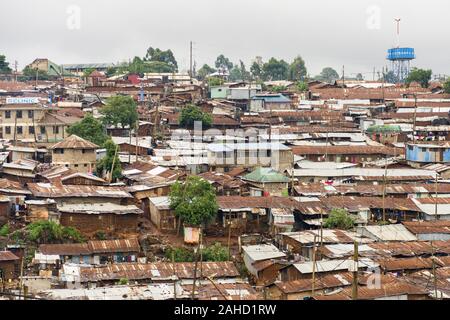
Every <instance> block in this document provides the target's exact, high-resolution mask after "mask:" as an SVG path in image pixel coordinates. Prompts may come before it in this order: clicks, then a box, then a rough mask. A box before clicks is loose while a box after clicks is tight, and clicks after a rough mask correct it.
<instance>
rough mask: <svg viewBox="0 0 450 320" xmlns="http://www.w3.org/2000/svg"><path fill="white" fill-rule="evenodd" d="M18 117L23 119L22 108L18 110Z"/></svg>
mask: <svg viewBox="0 0 450 320" xmlns="http://www.w3.org/2000/svg"><path fill="white" fill-rule="evenodd" d="M16 118H17V119H22V110H18V111H16Z"/></svg>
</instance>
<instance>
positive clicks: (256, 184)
mask: <svg viewBox="0 0 450 320" xmlns="http://www.w3.org/2000/svg"><path fill="white" fill-rule="evenodd" d="M242 180H244V181H246V182H248V183H249V184H250V195H251V196H263V195H273V196H281V195H283V193H285V194H287V191H288V183H289V181H290V180H289V178H287V177H286V176H285V175H283V174H281V173H279V172H277V171H275V170H274V169H272V168H261V167H260V168H257V169H256V170H254V171H253V172H251V173H249V174H247V175H245V176H243V177H242Z"/></svg>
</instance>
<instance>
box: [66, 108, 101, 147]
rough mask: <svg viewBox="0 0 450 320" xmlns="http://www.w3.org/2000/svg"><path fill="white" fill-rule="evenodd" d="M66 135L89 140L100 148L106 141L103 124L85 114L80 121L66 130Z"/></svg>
mask: <svg viewBox="0 0 450 320" xmlns="http://www.w3.org/2000/svg"><path fill="white" fill-rule="evenodd" d="M67 133H68V134H70V135H72V134H74V135H77V136H79V137H80V138H83V139H86V140H89V141H91V142H93V143H95V144H96V145H98V146H102V145H103V144H104V143H105V141H106V140H107V139H108V136H107V135H106V133H105V127H104V126H103V124H102V123H101V122H100V121H98V120H97V119H95V118H94V117H93V116H92V115H91V114H86V115H85V116H84V118H83V119H82V120H81V121H78V122H76V123H74V124H73V125H71V126H70V127H69V128H68V129H67Z"/></svg>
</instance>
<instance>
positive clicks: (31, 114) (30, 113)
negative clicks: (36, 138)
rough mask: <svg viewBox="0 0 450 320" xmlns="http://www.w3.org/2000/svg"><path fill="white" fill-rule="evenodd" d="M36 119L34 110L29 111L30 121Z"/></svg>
mask: <svg viewBox="0 0 450 320" xmlns="http://www.w3.org/2000/svg"><path fill="white" fill-rule="evenodd" d="M33 117H34V111H33V110H28V118H29V119H33Z"/></svg>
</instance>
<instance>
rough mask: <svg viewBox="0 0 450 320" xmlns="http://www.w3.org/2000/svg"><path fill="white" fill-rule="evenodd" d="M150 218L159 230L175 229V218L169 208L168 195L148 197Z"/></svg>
mask: <svg viewBox="0 0 450 320" xmlns="http://www.w3.org/2000/svg"><path fill="white" fill-rule="evenodd" d="M148 199H149V206H150V220H151V222H152V223H153V224H154V225H155V226H156V227H157V228H158V230H161V231H175V230H176V228H177V219H176V217H175V213H174V211H173V210H172V209H171V208H170V199H169V197H150V198H148Z"/></svg>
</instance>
